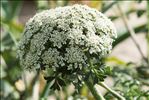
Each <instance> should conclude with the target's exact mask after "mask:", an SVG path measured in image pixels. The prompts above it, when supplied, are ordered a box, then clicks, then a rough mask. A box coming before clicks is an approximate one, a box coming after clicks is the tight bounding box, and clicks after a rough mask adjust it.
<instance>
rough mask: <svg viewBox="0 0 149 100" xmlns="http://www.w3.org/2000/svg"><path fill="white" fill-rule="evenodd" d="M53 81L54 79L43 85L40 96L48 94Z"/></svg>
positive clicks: (43, 96)
mask: <svg viewBox="0 0 149 100" xmlns="http://www.w3.org/2000/svg"><path fill="white" fill-rule="evenodd" d="M53 83H54V80H53V81H52V82H48V83H47V84H46V85H45V87H44V89H43V92H42V94H41V96H40V98H45V97H47V96H48V94H49V91H50V87H51V86H52V84H53Z"/></svg>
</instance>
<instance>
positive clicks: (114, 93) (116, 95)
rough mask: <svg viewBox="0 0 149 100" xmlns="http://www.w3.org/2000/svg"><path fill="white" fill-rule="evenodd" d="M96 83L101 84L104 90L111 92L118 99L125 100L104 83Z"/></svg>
mask: <svg viewBox="0 0 149 100" xmlns="http://www.w3.org/2000/svg"><path fill="white" fill-rule="evenodd" d="M98 84H99V85H100V86H102V87H103V88H105V89H106V90H108V91H109V92H110V93H112V94H113V95H114V96H115V97H117V98H118V99H120V100H126V99H125V98H124V97H123V96H121V95H120V94H118V93H117V92H116V91H114V90H112V89H111V88H109V87H108V86H107V85H106V84H105V83H103V82H99V83H98Z"/></svg>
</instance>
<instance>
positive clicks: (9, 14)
mask: <svg viewBox="0 0 149 100" xmlns="http://www.w3.org/2000/svg"><path fill="white" fill-rule="evenodd" d="M21 2H22V1H21V0H14V1H8V0H2V1H1V10H2V12H3V15H2V17H4V18H5V19H6V20H7V21H11V20H12V19H14V18H15V17H17V16H18V14H19V11H20V9H21V8H20V7H21Z"/></svg>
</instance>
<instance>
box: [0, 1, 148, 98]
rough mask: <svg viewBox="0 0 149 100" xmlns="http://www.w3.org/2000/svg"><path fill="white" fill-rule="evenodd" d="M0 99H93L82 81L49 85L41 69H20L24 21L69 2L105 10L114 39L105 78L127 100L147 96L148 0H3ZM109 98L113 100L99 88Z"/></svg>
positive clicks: (0, 28)
mask: <svg viewBox="0 0 149 100" xmlns="http://www.w3.org/2000/svg"><path fill="white" fill-rule="evenodd" d="M0 3H1V16H0V17H1V18H0V21H1V24H0V25H1V26H0V30H1V33H0V36H1V38H0V40H1V49H0V56H1V62H0V65H1V66H0V76H1V78H0V85H1V87H0V97H1V100H39V99H40V100H94V98H93V97H92V95H91V93H90V92H89V90H88V89H87V87H86V86H83V87H82V88H81V89H80V91H78V92H76V91H75V88H74V86H73V85H72V84H68V85H67V86H66V87H64V88H62V89H61V90H60V91H52V90H50V89H49V87H47V85H46V82H45V80H44V79H43V77H42V75H41V73H37V72H28V71H23V70H22V69H21V67H20V65H19V61H18V59H17V55H16V47H17V44H18V41H19V39H20V38H21V35H22V32H23V29H24V25H25V23H26V22H27V21H28V20H29V18H31V17H32V16H33V15H34V14H35V13H37V12H40V11H42V10H45V9H50V8H55V7H58V6H67V5H72V4H76V3H77V4H86V5H88V6H90V7H92V8H95V9H97V10H99V11H100V12H102V13H104V14H105V15H107V16H108V17H109V18H110V19H111V20H112V21H113V22H114V24H115V26H116V28H117V33H118V38H117V39H116V40H115V42H114V43H113V51H112V54H111V55H110V56H109V57H108V58H107V59H106V64H107V65H109V66H111V68H112V74H111V75H110V76H109V77H107V78H106V80H105V83H106V84H107V85H108V86H110V87H111V88H112V89H114V90H115V91H117V92H119V93H120V94H121V95H123V96H124V97H125V98H126V100H149V31H148V29H149V22H148V19H149V2H147V0H132V1H116V0H113V1H112V0H109V1H108V0H97V1H94V0H93V1H92V0H88V1H87V0H86V1H85V0H30V1H27V0H1V1H0ZM98 88H99V91H102V94H103V95H104V96H105V98H106V99H107V100H117V99H116V98H114V97H113V95H112V94H111V93H109V92H107V91H106V90H104V89H102V88H101V87H98Z"/></svg>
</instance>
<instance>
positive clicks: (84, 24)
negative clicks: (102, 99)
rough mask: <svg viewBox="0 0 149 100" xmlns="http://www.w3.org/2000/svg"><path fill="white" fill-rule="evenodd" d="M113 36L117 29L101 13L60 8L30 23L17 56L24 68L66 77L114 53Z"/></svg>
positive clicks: (27, 25) (33, 19) (47, 11)
mask: <svg viewBox="0 0 149 100" xmlns="http://www.w3.org/2000/svg"><path fill="white" fill-rule="evenodd" d="M113 37H116V30H115V27H114V26H113V24H112V22H111V21H110V20H109V19H108V18H107V17H106V16H104V15H103V14H102V13H100V12H99V11H97V10H95V9H93V8H89V7H88V6H85V5H73V6H66V7H58V8H55V9H50V10H45V11H43V12H41V13H37V14H36V15H35V16H34V17H33V18H31V19H30V20H29V21H28V22H27V24H26V27H25V30H24V34H23V37H22V39H21V41H20V43H19V46H18V47H19V49H18V56H19V58H20V63H21V65H22V67H23V68H25V69H29V70H38V69H41V70H43V71H44V72H45V76H47V77H48V76H54V75H55V74H57V75H61V74H62V75H63V77H65V76H67V75H69V74H74V73H75V74H76V73H78V72H79V71H80V72H81V70H82V69H83V68H84V67H86V68H88V66H90V65H89V60H91V61H92V62H93V64H95V63H98V62H99V61H98V60H99V59H101V58H102V57H105V56H106V55H107V54H108V53H109V52H110V51H111V49H112V42H113V39H112V38H113ZM82 72H83V71H82Z"/></svg>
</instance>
